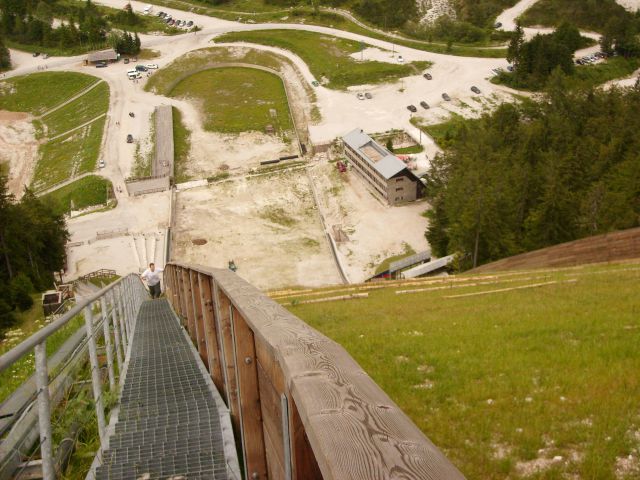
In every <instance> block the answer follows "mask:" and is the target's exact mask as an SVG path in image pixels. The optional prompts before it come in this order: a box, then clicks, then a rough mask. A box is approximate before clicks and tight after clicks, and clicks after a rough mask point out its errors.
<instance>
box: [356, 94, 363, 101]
mask: <svg viewBox="0 0 640 480" xmlns="http://www.w3.org/2000/svg"><path fill="white" fill-rule="evenodd" d="M357 96H358V100H364V93H362V92H358V95H357Z"/></svg>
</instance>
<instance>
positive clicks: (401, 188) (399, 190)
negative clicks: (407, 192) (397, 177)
mask: <svg viewBox="0 0 640 480" xmlns="http://www.w3.org/2000/svg"><path fill="white" fill-rule="evenodd" d="M403 190H404V187H398V188H396V192H401V191H403Z"/></svg>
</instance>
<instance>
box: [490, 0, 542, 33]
mask: <svg viewBox="0 0 640 480" xmlns="http://www.w3.org/2000/svg"><path fill="white" fill-rule="evenodd" d="M538 1H539V0H520V1H519V2H518V3H516V4H515V5H514V6H513V7H511V8H507V9H506V10H505V11H503V12H502V13H501V14H500V15H498V18H496V23H501V24H502V27H500V30H506V31H508V32H510V31H512V30H515V29H516V19H517V18H518V17H519V16H520V15H522V14H523V13H524V12H526V11H527V10H529V9H530V8H531V7H533V6H534V5H535V4H536V3H538Z"/></svg>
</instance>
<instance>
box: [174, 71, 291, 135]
mask: <svg viewBox="0 0 640 480" xmlns="http://www.w3.org/2000/svg"><path fill="white" fill-rule="evenodd" d="M171 96H172V97H178V98H185V99H189V98H190V99H193V100H195V102H196V104H197V105H199V106H200V110H201V112H202V113H203V114H204V128H205V130H209V131H215V132H224V133H238V132H245V131H251V130H254V131H261V132H263V131H264V129H265V126H266V125H267V124H271V125H273V127H274V128H275V129H276V131H277V132H287V131H292V130H293V122H292V121H291V115H290V114H289V105H288V102H287V97H286V94H285V90H284V85H283V84H282V80H281V79H280V77H278V76H277V75H274V74H272V73H269V72H265V71H262V70H256V69H252V68H236V67H233V68H215V69H211V70H205V71H203V72H199V73H195V74H193V75H191V76H190V77H187V78H185V79H184V80H182V81H181V82H180V83H179V84H178V85H176V87H175V88H174V89H173V90H172V91H171ZM271 109H273V110H275V111H276V113H277V116H276V117H275V118H273V117H271V116H270V110H271Z"/></svg>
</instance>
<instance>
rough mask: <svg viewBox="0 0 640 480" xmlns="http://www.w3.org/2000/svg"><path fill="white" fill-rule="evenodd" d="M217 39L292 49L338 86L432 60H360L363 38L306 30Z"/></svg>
mask: <svg viewBox="0 0 640 480" xmlns="http://www.w3.org/2000/svg"><path fill="white" fill-rule="evenodd" d="M215 40H216V42H249V43H257V44H260V45H269V46H272V47H278V48H282V49H285V50H289V51H291V52H293V53H295V54H296V55H298V56H299V57H300V58H302V60H304V62H305V63H306V64H307V65H308V66H309V70H311V73H313V75H314V76H315V77H316V79H317V80H318V81H321V80H322V79H323V78H326V79H327V80H328V83H327V87H329V88H336V89H344V88H347V87H349V86H352V85H363V84H376V83H384V82H390V81H393V80H397V79H398V78H401V77H406V76H409V75H416V74H418V73H420V72H421V71H422V70H424V69H426V68H427V67H429V65H430V64H429V62H413V63H408V64H403V65H399V64H394V63H385V62H377V61H365V62H359V61H356V60H354V59H353V58H351V57H350V56H349V55H350V54H352V53H356V52H359V51H360V50H361V44H360V42H356V41H353V40H346V39H343V38H338V37H333V36H330V35H323V34H319V33H312V32H306V31H292V30H256V31H251V32H231V33H226V34H224V35H221V36H220V37H216V39H215Z"/></svg>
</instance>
